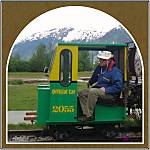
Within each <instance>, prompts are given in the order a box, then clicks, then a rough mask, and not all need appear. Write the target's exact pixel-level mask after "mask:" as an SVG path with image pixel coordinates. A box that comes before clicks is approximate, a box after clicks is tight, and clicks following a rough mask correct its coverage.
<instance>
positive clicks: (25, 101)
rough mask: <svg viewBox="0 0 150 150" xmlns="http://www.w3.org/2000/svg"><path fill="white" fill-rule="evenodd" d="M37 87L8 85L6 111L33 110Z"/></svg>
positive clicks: (34, 85)
mask: <svg viewBox="0 0 150 150" xmlns="http://www.w3.org/2000/svg"><path fill="white" fill-rule="evenodd" d="M36 102H37V85H36V84H21V85H8V110H35V109H36Z"/></svg>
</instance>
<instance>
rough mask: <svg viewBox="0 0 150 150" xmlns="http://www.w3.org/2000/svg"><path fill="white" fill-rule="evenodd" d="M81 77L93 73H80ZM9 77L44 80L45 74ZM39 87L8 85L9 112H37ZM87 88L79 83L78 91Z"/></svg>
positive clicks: (18, 74) (14, 74)
mask: <svg viewBox="0 0 150 150" xmlns="http://www.w3.org/2000/svg"><path fill="white" fill-rule="evenodd" d="M79 76H80V77H83V76H86V77H87V76H91V72H79ZM9 77H11V78H15V80H16V79H17V78H42V77H44V73H30V72H25V73H24V72H19V73H18V72H17V73H9ZM37 85H38V84H23V83H20V84H19V83H18V82H17V83H16V82H14V83H13V82H12V83H10V84H8V110H36V109H37ZM86 87H87V83H78V90H80V89H83V88H86Z"/></svg>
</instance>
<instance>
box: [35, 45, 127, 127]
mask: <svg viewBox="0 0 150 150" xmlns="http://www.w3.org/2000/svg"><path fill="white" fill-rule="evenodd" d="M105 49H107V50H110V51H111V52H112V53H113V54H114V57H115V60H116V66H117V67H118V68H120V69H121V70H122V72H123V75H124V77H123V78H124V79H123V80H124V82H127V78H128V64H127V62H128V58H127V55H128V49H127V44H97V43H95V44H94V43H58V44H57V45H56V47H55V50H53V55H52V59H51V63H50V67H49V84H48V85H40V86H39V87H38V106H37V123H38V124H46V123H48V124H54V123H79V121H78V120H77V116H78V115H79V114H81V113H82V112H81V109H80V104H79V102H78V59H79V58H78V56H79V51H95V52H98V51H100V50H105ZM119 100H122V101H123V97H121V98H120V99H119ZM125 119H126V107H125V105H105V104H96V108H95V120H94V121H92V122H90V123H101V122H114V121H117V122H122V121H124V120H125Z"/></svg>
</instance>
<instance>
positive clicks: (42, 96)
mask: <svg viewBox="0 0 150 150" xmlns="http://www.w3.org/2000/svg"><path fill="white" fill-rule="evenodd" d="M49 99H50V88H49V87H48V85H47V87H46V85H40V86H38V106H37V107H38V108H37V124H45V122H46V121H47V120H48V119H49V109H48V108H49Z"/></svg>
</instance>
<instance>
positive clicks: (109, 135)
mask: <svg viewBox="0 0 150 150" xmlns="http://www.w3.org/2000/svg"><path fill="white" fill-rule="evenodd" d="M101 133H102V135H103V136H104V137H105V138H114V137H116V136H117V135H118V132H117V131H115V130H107V129H105V130H103V131H102V132H101Z"/></svg>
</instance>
